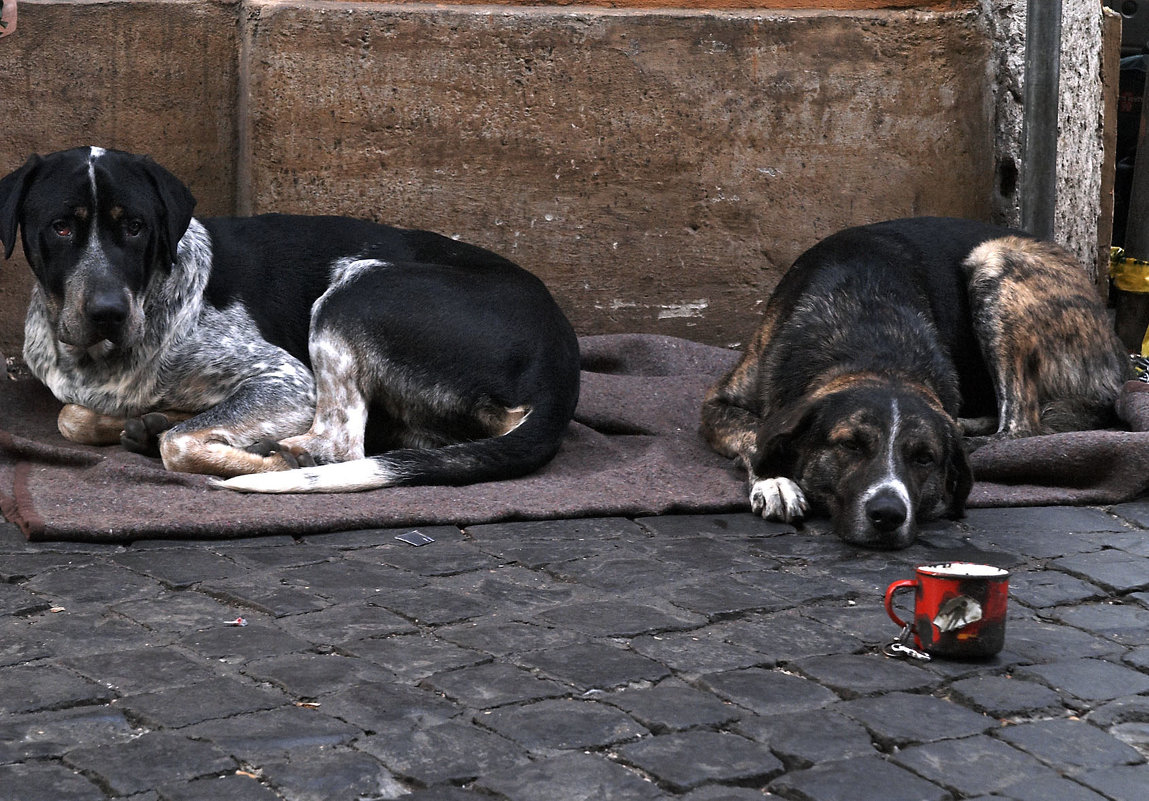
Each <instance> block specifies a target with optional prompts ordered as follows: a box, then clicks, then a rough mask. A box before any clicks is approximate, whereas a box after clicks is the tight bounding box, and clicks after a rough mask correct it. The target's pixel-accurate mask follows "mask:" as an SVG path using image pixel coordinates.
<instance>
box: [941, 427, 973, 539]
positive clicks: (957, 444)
mask: <svg viewBox="0 0 1149 801" xmlns="http://www.w3.org/2000/svg"><path fill="white" fill-rule="evenodd" d="M945 471H946V475H945V504H946V515H947V516H948V517H950V518H952V519H954V520H957V519H958V518H961V517H964V516H965V502H966V499H967V498H968V497H969V492H970V490H971V489H973V470H972V469H971V468H970V466H969V457H968V456H967V455H966V452H965V446H963V445H962V440H961V432H960V430H958V428H957V426H956V425H955V426H954V427H953V430H952V431H951V433H950V435H949V437H947V438H946V458H945Z"/></svg>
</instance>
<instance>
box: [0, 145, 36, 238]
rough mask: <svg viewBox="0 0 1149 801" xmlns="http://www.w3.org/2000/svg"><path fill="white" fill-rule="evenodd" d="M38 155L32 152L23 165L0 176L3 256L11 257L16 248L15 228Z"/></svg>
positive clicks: (0, 224) (0, 229)
mask: <svg viewBox="0 0 1149 801" xmlns="http://www.w3.org/2000/svg"><path fill="white" fill-rule="evenodd" d="M40 161H41V159H40V157H39V156H37V155H35V154H33V155H31V156H29V157H28V160H27V161H25V162H24V166H23V167H21V168H19V169H18V170H16V171H15V172H11V173H9V174H8V175H6V176H4V177H3V178H0V242H3V243H4V258H6V259H10V258H12V251H13V250H15V249H16V229H17V228H18V227H19V225H20V209H21V208H22V207H23V206H24V196H25V195H26V194H27V193H28V187H29V186H30V185H31V184H32V177H33V176H34V175H35V174H36V168H37V167H39V166H40Z"/></svg>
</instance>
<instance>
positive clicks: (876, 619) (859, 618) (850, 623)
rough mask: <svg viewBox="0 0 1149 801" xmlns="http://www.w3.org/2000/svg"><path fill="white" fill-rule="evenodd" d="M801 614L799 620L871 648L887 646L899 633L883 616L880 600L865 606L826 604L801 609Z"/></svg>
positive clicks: (863, 603)
mask: <svg viewBox="0 0 1149 801" xmlns="http://www.w3.org/2000/svg"><path fill="white" fill-rule="evenodd" d="M801 611H802V616H803V617H808V618H810V619H811V620H816V621H817V622H819V623H822V624H824V625H826V626H829V627H830V628H832V629H834V630H835V631H840V632H843V633H845V634H848V635H850V636H851V637H855V638H857V639H860V640H861V641H862V642H863V643H864V644H865V645H867V646H871V647H874V646H881V645H885V644H887V643H891V642H893V641H894V639H895V638H896V637H897V636H898V633H899V629H898V627H897V625H896V624H895V623H894V622H893V621H892V620H890V617H889V615H887V614H886V610H885V609H884V608H883V607H882V602H881V600H880V599H875V600H873V601H871V602H868V603H867V602H854V601H846V602H842V601H828V602H826V603H824V604H816V605H814V606H807V607H803V608H802V610H801Z"/></svg>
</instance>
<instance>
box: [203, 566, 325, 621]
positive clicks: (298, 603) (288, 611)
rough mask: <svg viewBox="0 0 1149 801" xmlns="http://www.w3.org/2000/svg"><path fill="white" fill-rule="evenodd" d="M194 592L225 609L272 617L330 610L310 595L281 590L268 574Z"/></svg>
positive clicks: (221, 582) (298, 590)
mask: <svg viewBox="0 0 1149 801" xmlns="http://www.w3.org/2000/svg"><path fill="white" fill-rule="evenodd" d="M196 589H198V590H199V591H200V592H203V593H205V594H207V595H210V596H211V597H212V598H215V599H216V600H218V601H220V602H222V603H225V604H227V605H229V606H232V607H236V608H238V609H240V610H245V609H251V610H255V611H257V612H260V613H262V614H265V615H270V616H272V617H285V616H287V615H302V614H306V613H307V612H317V611H319V610H320V609H326V608H327V607H329V606H331V601H329V600H327V599H325V598H320V597H319V596H318V595H317V594H315V593H313V592H308V591H307V590H305V589H303V588H300V587H287V586H284V585H283V584H282V583H281V582H280V581H279V578H278V576H274V575H271V574H265V575H262V576H256V577H244V578H240V579H219V580H213V581H205V582H203V583H202V584H200V585H198V586H197V587H196Z"/></svg>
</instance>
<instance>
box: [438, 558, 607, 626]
mask: <svg viewBox="0 0 1149 801" xmlns="http://www.w3.org/2000/svg"><path fill="white" fill-rule="evenodd" d="M436 584H437V585H438V586H439V587H442V588H444V589H449V590H453V591H455V592H458V593H462V594H463V595H467V596H474V597H477V598H480V599H482V600H483V603H485V604H486V606H487V608H486V609H484V611H485V612H489V611H490V607H491V606H492V605H497V607H498V608H500V609H502V610H503V611H504V613H508V612H513V613H514V616H515V617H516V618H517V619H519V620H526V619H528V618H529V617H530V616H531V615H532V614H533V613H534V612H535V611H542V610H544V609H549V608H550V607H552V606H555V605H556V604H564V603H570V602H572V601H575V600H584V599H588V598H591V597H596V596H601V593H598V592H592V591H591V590H590V588H582V587H579V586H578V585H575V584H568V583H565V582H561V581H556V580H555V579H554V578H553V577H552V576H551V575H549V574H548V573H544V572H542V571H535V570H527V569H526V568H525V567H519V566H517V565H506V566H503V567H500V568H498V569H497V570H479V571H474V572H471V573H462V574H460V575H457V576H446V577H444V578H441V579H439V580H438V581H437V582H436Z"/></svg>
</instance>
